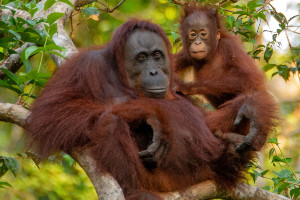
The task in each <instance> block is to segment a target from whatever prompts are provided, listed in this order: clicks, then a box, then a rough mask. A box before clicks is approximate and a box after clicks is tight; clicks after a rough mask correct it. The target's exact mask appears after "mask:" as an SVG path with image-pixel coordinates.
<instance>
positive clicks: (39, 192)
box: [0, 0, 300, 200]
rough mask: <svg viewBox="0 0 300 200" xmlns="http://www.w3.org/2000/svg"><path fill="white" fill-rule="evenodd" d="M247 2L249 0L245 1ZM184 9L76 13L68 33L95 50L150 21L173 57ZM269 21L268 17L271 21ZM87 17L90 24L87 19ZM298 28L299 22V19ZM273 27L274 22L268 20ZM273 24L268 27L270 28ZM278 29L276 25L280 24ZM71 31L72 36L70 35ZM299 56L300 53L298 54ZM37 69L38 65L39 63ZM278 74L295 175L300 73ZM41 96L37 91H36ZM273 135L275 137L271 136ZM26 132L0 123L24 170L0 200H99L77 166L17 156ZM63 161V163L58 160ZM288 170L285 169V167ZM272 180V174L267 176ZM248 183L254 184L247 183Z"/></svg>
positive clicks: (284, 51) (126, 7)
mask: <svg viewBox="0 0 300 200" xmlns="http://www.w3.org/2000/svg"><path fill="white" fill-rule="evenodd" d="M118 2H119V1H118V0H111V1H105V0H104V1H103V3H105V4H107V5H110V7H114V5H116V4H117V3H118ZM242 2H247V1H242ZM280 2H281V3H283V4H284V6H285V7H284V8H286V10H285V11H284V10H283V11H281V12H283V13H284V12H285V13H284V14H286V13H287V9H291V8H292V7H295V6H296V12H297V10H298V12H299V9H297V3H298V4H299V1H298V2H295V1H281V0H274V6H275V5H277V4H276V3H278V5H277V7H276V8H277V9H280V8H281V9H284V8H282V6H283V5H281V4H280ZM180 13H181V8H180V6H178V5H175V4H172V3H170V2H169V1H166V0H153V1H151V0H143V1H141V0H127V1H126V2H125V3H124V4H123V5H122V6H121V7H120V8H118V9H117V10H115V11H114V12H113V13H110V14H108V13H103V14H102V13H100V15H90V16H87V15H85V14H84V13H82V12H81V13H78V12H74V13H73V18H72V26H73V31H72V29H71V22H70V21H69V22H68V23H67V25H66V29H67V31H68V32H70V34H71V36H72V39H73V41H74V43H75V45H76V46H77V47H89V46H93V45H102V44H105V43H106V42H107V41H109V40H110V38H111V35H112V33H113V31H114V30H115V29H116V27H118V26H119V25H120V24H122V23H123V22H124V21H126V20H127V19H129V18H139V19H150V20H152V21H153V22H155V23H158V24H160V25H161V26H162V27H163V28H164V30H165V31H166V33H167V35H168V37H169V39H170V41H171V42H172V44H174V49H173V50H174V52H176V51H178V49H179V48H180V45H178V44H180V43H178V37H179V35H178V21H179V18H180ZM267 17H268V18H270V16H267ZM87 18H88V19H87ZM295 21H296V22H295V23H298V24H297V25H298V26H299V18H298V19H297V20H295ZM270 24H271V19H270ZM270 24H269V26H270ZM277 25H278V24H277ZM269 28H272V27H268V24H266V23H264V24H262V25H261V27H260V28H259V32H258V34H257V37H256V42H257V43H266V42H267V41H268V40H270V39H268V36H267V35H264V33H266V34H267V32H264V31H263V30H264V29H269ZM71 31H72V33H71ZM290 37H291V38H292V39H291V43H292V45H293V46H298V47H299V35H297V34H296V36H294V35H292V36H290ZM281 42H282V44H283V45H282V46H280V47H276V48H275V47H274V53H273V54H274V55H273V56H272V58H271V61H272V62H273V63H284V62H285V61H286V60H289V59H290V57H291V54H290V51H289V48H288V46H287V42H286V38H285V37H283V38H282V40H281ZM244 44H245V48H246V49H247V51H252V50H253V47H254V46H253V44H252V43H251V42H245V43H244ZM298 49H299V48H298ZM298 52H299V51H298ZM45 60H46V62H45V68H44V69H43V70H44V71H47V72H51V73H52V72H53V71H54V70H55V64H54V63H53V62H52V61H51V60H50V59H49V58H48V59H45ZM38 61H39V55H36V56H35V57H34V58H32V60H31V62H32V66H33V67H34V66H35V64H34V63H37V62H38ZM258 63H259V65H260V66H262V67H263V66H265V64H266V63H265V61H263V60H261V61H258ZM36 65H37V64H36ZM273 73H274V70H270V71H268V72H266V76H267V79H268V80H269V85H270V91H271V92H272V94H273V95H274V96H275V98H276V99H277V100H278V102H279V104H280V108H281V119H280V126H279V127H278V128H277V129H276V130H275V131H274V133H273V136H276V137H278V140H279V146H280V148H281V150H282V151H283V153H284V155H285V157H288V158H292V162H291V163H290V164H289V165H290V166H291V167H292V168H293V169H294V171H300V157H299V153H300V152H299V149H300V124H299V121H300V104H299V101H300V83H299V74H298V73H296V74H293V75H291V76H290V78H289V80H288V81H285V80H284V79H283V78H281V77H279V76H274V77H273V78H271V76H272V74H273ZM35 92H37V93H38V91H35ZM17 98H18V96H17V95H16V94H15V93H13V92H12V91H10V90H7V89H4V88H0V101H1V102H8V103H15V102H16V101H17ZM273 136H271V137H273ZM272 147H274V148H275V149H276V150H277V151H278V152H279V154H280V150H279V149H278V148H277V146H276V145H274V144H267V145H266V147H265V148H264V150H263V152H262V153H260V154H259V159H258V162H259V163H260V165H261V167H262V169H270V171H272V170H275V171H278V170H279V169H281V167H282V166H280V165H275V166H274V165H273V164H272V163H271V160H270V159H269V157H268V153H269V151H270V149H271V148H272ZM23 152H24V149H23V129H21V128H19V127H18V126H16V125H12V124H9V123H4V122H0V155H5V156H10V157H14V158H16V159H17V160H18V161H19V162H20V170H19V173H18V175H17V177H15V176H14V175H13V174H12V173H11V172H8V173H7V174H5V175H4V176H3V177H1V178H0V181H5V182H9V183H10V184H11V185H12V186H13V188H10V187H8V188H7V189H1V188H0V199H5V200H23V199H26V200H33V199H39V200H48V199H49V200H50V199H51V200H54V199H55V200H56V199H57V200H58V199H64V200H68V199H70V200H71V199H72V200H73V199H89V200H93V199H97V196H96V193H95V190H94V188H93V185H92V184H91V182H90V181H89V179H88V177H87V176H86V175H85V173H84V172H83V171H82V170H81V168H80V167H79V166H78V164H73V163H69V164H65V165H62V164H61V162H60V161H57V159H56V160H55V161H48V162H46V163H42V164H40V165H39V167H40V169H39V168H38V167H37V166H36V165H35V164H34V162H33V161H32V160H30V159H26V158H24V157H20V156H18V155H17V154H18V153H23ZM58 160H59V159H58ZM283 165H284V164H283ZM269 175H270V177H272V174H271V173H270V174H269ZM269 182H270V180H268V179H262V178H260V179H258V181H257V182H256V185H258V186H260V187H262V186H266V185H268V184H269ZM249 183H251V184H253V181H252V180H251V179H249Z"/></svg>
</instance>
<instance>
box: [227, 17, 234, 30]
mask: <svg viewBox="0 0 300 200" xmlns="http://www.w3.org/2000/svg"><path fill="white" fill-rule="evenodd" d="M226 20H227V22H228V24H229V25H230V27H232V24H233V22H234V21H235V19H234V17H233V16H232V15H229V16H227V19H226Z"/></svg>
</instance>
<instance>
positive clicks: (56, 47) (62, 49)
mask: <svg viewBox="0 0 300 200" xmlns="http://www.w3.org/2000/svg"><path fill="white" fill-rule="evenodd" d="M43 50H44V51H50V50H59V51H64V50H65V48H63V47H60V46H58V45H56V44H48V45H46V46H45V47H43Z"/></svg>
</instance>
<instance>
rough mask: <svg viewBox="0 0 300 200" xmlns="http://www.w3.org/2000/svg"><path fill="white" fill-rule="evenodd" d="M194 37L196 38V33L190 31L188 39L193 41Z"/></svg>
mask: <svg viewBox="0 0 300 200" xmlns="http://www.w3.org/2000/svg"><path fill="white" fill-rule="evenodd" d="M196 37H197V33H196V32H195V31H191V32H190V33H189V38H190V39H191V40H193V39H195V38H196Z"/></svg>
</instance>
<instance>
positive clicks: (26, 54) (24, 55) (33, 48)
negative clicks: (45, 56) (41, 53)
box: [21, 46, 39, 60]
mask: <svg viewBox="0 0 300 200" xmlns="http://www.w3.org/2000/svg"><path fill="white" fill-rule="evenodd" d="M38 49H39V47H36V46H31V47H27V48H26V49H25V50H24V51H23V52H22V55H21V57H22V60H27V59H28V58H29V56H31V55H32V54H34V53H35V52H36V51H37V50H38Z"/></svg>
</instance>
